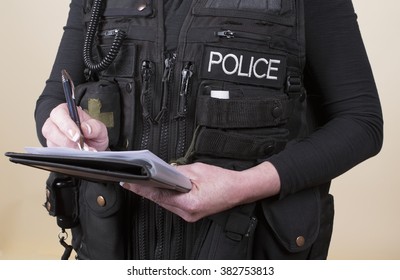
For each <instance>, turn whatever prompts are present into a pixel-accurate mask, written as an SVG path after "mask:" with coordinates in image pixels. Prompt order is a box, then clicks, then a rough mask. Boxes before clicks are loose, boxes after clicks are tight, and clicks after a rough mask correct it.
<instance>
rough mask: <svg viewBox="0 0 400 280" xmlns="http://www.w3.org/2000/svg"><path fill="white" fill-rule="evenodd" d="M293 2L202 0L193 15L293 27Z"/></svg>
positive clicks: (283, 0) (271, 0)
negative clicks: (265, 22)
mask: <svg viewBox="0 0 400 280" xmlns="http://www.w3.org/2000/svg"><path fill="white" fill-rule="evenodd" d="M293 2H294V1H291V0H262V1H253V0H239V1H226V0H200V1H199V2H198V3H197V4H196V5H195V7H194V9H193V13H194V14H195V15H199V16H224V17H230V18H244V19H251V20H260V21H268V22H271V23H278V24H284V25H293V24H294V21H293V20H294V15H293V8H294V7H293Z"/></svg>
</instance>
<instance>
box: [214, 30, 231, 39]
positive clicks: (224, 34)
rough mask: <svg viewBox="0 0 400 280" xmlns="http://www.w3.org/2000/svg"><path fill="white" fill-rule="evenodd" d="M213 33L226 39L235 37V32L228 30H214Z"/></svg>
mask: <svg viewBox="0 0 400 280" xmlns="http://www.w3.org/2000/svg"><path fill="white" fill-rule="evenodd" d="M215 35H217V36H218V37H224V38H227V39H232V38H235V32H233V31H230V30H222V31H217V32H215Z"/></svg>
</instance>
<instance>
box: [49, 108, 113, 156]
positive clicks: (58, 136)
mask: <svg viewBox="0 0 400 280" xmlns="http://www.w3.org/2000/svg"><path fill="white" fill-rule="evenodd" d="M78 113H79V117H80V119H81V129H82V133H83V136H84V138H85V144H87V145H88V146H90V147H89V148H88V149H90V150H105V149H107V147H108V134H107V128H106V127H105V125H104V124H103V123H102V122H100V121H98V120H95V119H93V118H92V117H90V115H89V114H87V113H86V112H84V111H83V110H82V109H81V108H78ZM42 133H43V136H44V137H45V138H46V140H47V145H48V146H49V147H69V148H76V147H77V141H78V140H79V138H80V136H81V130H80V129H79V128H78V126H77V125H76V123H75V122H74V121H73V120H72V119H71V118H70V116H69V112H68V108H67V106H66V104H65V103H64V104H60V105H59V106H57V107H56V108H54V109H53V110H52V111H51V113H50V117H49V118H48V119H47V120H46V122H45V124H44V125H43V127H42Z"/></svg>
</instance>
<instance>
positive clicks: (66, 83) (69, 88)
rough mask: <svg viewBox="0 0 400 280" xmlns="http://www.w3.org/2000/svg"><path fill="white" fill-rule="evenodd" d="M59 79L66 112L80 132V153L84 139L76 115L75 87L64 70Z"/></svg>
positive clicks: (77, 115)
mask: <svg viewBox="0 0 400 280" xmlns="http://www.w3.org/2000/svg"><path fill="white" fill-rule="evenodd" d="M61 79H62V84H63V88H64V94H65V100H66V101H67V106H68V111H69V115H70V117H71V119H72V120H73V121H74V122H75V124H76V125H77V126H78V128H79V131H80V137H79V141H78V147H79V149H80V150H81V151H82V150H83V149H84V144H85V138H84V136H83V131H82V128H81V121H80V118H79V114H78V108H77V106H76V103H75V86H74V83H73V82H72V79H71V76H70V75H69V74H68V72H67V71H66V70H62V71H61Z"/></svg>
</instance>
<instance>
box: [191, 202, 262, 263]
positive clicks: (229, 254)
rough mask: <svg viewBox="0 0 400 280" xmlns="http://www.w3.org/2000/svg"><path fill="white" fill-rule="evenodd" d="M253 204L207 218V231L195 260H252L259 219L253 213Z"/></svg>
mask: <svg viewBox="0 0 400 280" xmlns="http://www.w3.org/2000/svg"><path fill="white" fill-rule="evenodd" d="M254 206H255V204H248V205H243V206H238V207H236V208H233V209H231V210H228V211H225V212H222V213H218V214H215V215H213V216H210V217H208V218H206V222H207V223H206V224H203V226H204V227H203V228H202V230H205V232H206V234H205V235H203V236H204V239H203V241H202V243H201V244H202V245H201V248H200V249H199V250H198V252H197V254H198V255H197V257H196V259H200V260H202V259H208V260H245V259H251V257H252V248H253V241H254V231H255V229H256V226H257V219H256V218H255V217H254V216H253V210H254ZM243 210H244V211H243ZM199 236H202V234H200V235H199Z"/></svg>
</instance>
